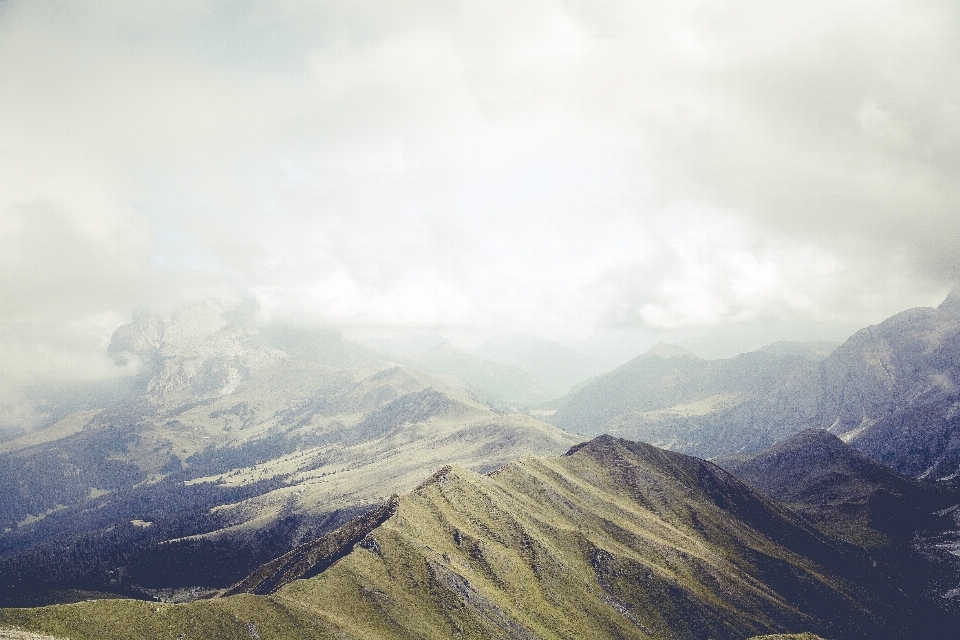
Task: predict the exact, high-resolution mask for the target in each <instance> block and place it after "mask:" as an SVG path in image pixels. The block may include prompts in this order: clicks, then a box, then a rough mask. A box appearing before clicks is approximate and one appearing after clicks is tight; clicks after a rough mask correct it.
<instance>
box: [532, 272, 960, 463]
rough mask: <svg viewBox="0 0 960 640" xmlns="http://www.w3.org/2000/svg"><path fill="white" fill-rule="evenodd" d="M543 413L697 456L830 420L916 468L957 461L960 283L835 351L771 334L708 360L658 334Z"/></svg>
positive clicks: (878, 456) (856, 440)
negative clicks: (772, 339)
mask: <svg viewBox="0 0 960 640" xmlns="http://www.w3.org/2000/svg"><path fill="white" fill-rule="evenodd" d="M553 407H554V409H555V410H554V412H553V413H552V415H547V414H546V413H543V414H541V415H546V416H547V417H545V418H544V419H546V420H548V421H550V422H552V423H553V424H555V425H557V426H559V427H561V428H563V429H566V430H568V431H573V432H576V433H581V434H584V435H587V436H591V435H596V434H599V433H611V434H615V435H619V436H622V437H626V438H630V439H634V440H642V441H646V442H651V443H654V444H658V445H660V446H665V447H667V448H670V449H673V450H677V451H683V452H686V453H690V454H692V455H698V456H701V457H712V456H718V455H729V454H734V453H738V452H752V451H759V450H761V449H763V448H765V447H768V446H770V445H772V444H774V443H776V442H779V441H781V440H783V439H785V438H787V437H789V436H790V435H793V434H795V433H799V432H801V431H804V430H806V429H811V428H815V429H826V430H828V431H829V432H830V433H833V434H835V435H837V436H839V437H840V438H842V439H843V440H844V441H846V442H849V443H850V444H852V445H853V446H854V447H855V448H857V449H858V450H860V451H862V452H863V453H865V454H867V455H868V456H870V457H871V458H873V459H874V460H876V461H879V462H882V463H884V464H887V465H889V466H891V467H893V468H894V469H896V470H898V471H901V472H903V473H906V474H908V475H911V476H915V477H925V478H934V479H937V478H949V477H952V476H953V475H954V474H956V473H957V471H958V469H960V438H958V437H957V436H958V433H960V431H958V427H960V287H958V288H956V289H954V290H953V291H952V292H951V293H950V294H949V296H947V298H946V299H945V300H944V301H943V303H942V304H940V306H939V307H937V308H936V309H932V308H917V309H910V310H908V311H904V312H902V313H899V314H897V315H895V316H893V317H891V318H888V319H887V320H885V321H883V322H881V323H880V324H878V325H875V326H871V327H867V328H865V329H862V330H860V331H858V332H857V333H855V334H854V335H853V336H851V337H850V338H849V339H848V340H847V341H845V342H844V343H843V344H841V345H839V346H837V347H836V348H835V349H833V350H832V351H831V350H829V345H825V344H823V343H813V344H810V343H806V344H805V343H792V344H784V343H779V344H777V345H771V346H770V347H767V348H764V349H760V350H758V351H754V352H750V353H744V354H741V355H739V356H737V357H735V358H730V359H724V360H703V359H701V358H698V357H696V356H695V355H694V354H692V353H690V352H688V351H686V350H683V349H681V348H680V347H677V346H674V345H658V346H655V347H654V348H652V349H651V350H650V351H648V352H647V353H645V354H643V355H641V356H639V357H637V358H636V359H634V360H632V361H630V362H628V363H627V364H625V365H623V366H621V367H619V368H617V369H615V370H614V371H611V372H609V373H607V374H604V375H602V376H599V377H597V378H595V379H593V380H591V381H590V382H588V383H586V384H584V385H581V386H580V387H579V388H575V389H574V390H572V391H571V393H570V394H568V395H567V396H566V397H565V398H563V399H561V400H560V401H558V402H556V403H554V405H553Z"/></svg>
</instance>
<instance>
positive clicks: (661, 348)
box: [643, 342, 697, 360]
mask: <svg viewBox="0 0 960 640" xmlns="http://www.w3.org/2000/svg"><path fill="white" fill-rule="evenodd" d="M643 355H646V356H657V357H658V358H663V359H664V360H667V359H669V358H696V357H697V356H696V354H695V353H693V352H692V351H690V350H688V349H684V348H683V347H681V346H680V345H678V344H671V343H669V342H658V343H657V344H655V345H653V346H652V347H650V348H649V349H647V351H646V353H644V354H643Z"/></svg>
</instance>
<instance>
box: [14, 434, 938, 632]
mask: <svg viewBox="0 0 960 640" xmlns="http://www.w3.org/2000/svg"><path fill="white" fill-rule="evenodd" d="M244 590H246V591H253V592H255V593H260V594H269V595H229V596H227V597H221V598H217V599H214V600H208V601H197V602H193V603H189V604H183V605H158V604H154V603H144V602H136V601H130V600H112V601H105V600H101V601H94V602H86V603H80V604H74V605H69V606H57V607H47V608H43V609H37V610H17V609H5V610H0V624H4V625H18V626H20V627H22V628H24V629H26V630H29V631H33V632H41V633H52V634H63V635H67V636H69V637H77V638H79V637H84V638H87V637H96V638H101V639H104V640H106V639H110V638H118V639H119V638H130V637H138V638H149V639H152V638H161V637H163V638H166V637H181V638H183V639H184V640H186V639H187V638H205V637H217V638H225V639H232V638H237V639H239V638H245V639H246V638H250V637H271V638H340V639H350V638H358V639H359V638H364V639H372V638H453V637H463V638H561V637H562V638H574V637H576V638H585V637H589V638H649V637H656V638H708V637H710V638H731V639H732V638H738V639H740V638H746V637H750V636H755V635H760V634H767V633H788V632H801V631H807V632H813V633H816V634H819V635H821V636H822V637H825V638H845V639H856V638H871V639H874V638H878V639H879V638H912V637H918V636H922V637H925V638H947V637H952V635H951V632H952V631H953V630H954V627H953V626H948V625H947V624H945V623H949V625H953V624H955V623H956V621H955V620H953V619H952V618H951V619H945V617H944V616H946V614H944V613H937V612H936V611H934V610H932V609H925V608H924V607H923V606H922V605H921V603H920V602H918V601H917V600H915V599H914V597H913V596H911V595H910V594H907V593H904V592H902V591H900V590H899V589H898V588H897V585H895V584H890V583H889V582H888V581H887V578H886V576H885V575H884V574H883V573H882V571H880V570H879V569H876V568H874V567H872V566H871V565H870V564H869V563H868V562H867V561H866V560H865V559H863V558H862V557H861V556H860V555H858V554H857V553H855V550H854V548H852V547H846V546H844V545H843V544H841V543H834V542H832V541H831V540H830V539H829V538H827V537H825V536H823V535H822V534H821V533H820V532H818V531H817V530H816V529H814V528H813V527H812V526H810V525H809V524H808V523H807V522H806V521H805V520H804V519H802V518H801V517H799V516H797V515H795V514H793V513H792V512H791V511H790V510H788V509H786V508H784V507H783V506H781V505H780V504H778V503H777V502H775V501H773V500H772V499H770V498H769V497H767V496H766V495H764V494H763V493H761V492H759V491H757V490H756V489H753V488H751V487H749V486H748V485H746V484H744V483H742V482H741V481H739V480H737V479H736V478H735V477H733V476H732V475H730V474H728V473H726V472H724V471H723V470H722V469H720V468H718V467H716V466H715V465H712V464H710V463H708V462H704V461H702V460H698V459H695V458H690V457H687V456H684V455H681V454H677V453H672V452H668V451H663V450H659V449H656V448H655V447H651V446H649V445H643V444H637V443H631V442H627V441H623V440H616V439H613V438H610V437H601V438H597V439H596V440H594V441H591V442H589V443H584V444H583V445H579V446H577V447H574V448H573V449H571V450H570V451H569V452H568V454H567V455H566V456H562V457H558V458H540V459H538V458H523V459H521V460H518V461H517V462H515V463H511V464H508V465H506V466H504V467H503V468H501V469H499V470H497V471H496V472H494V473H491V474H490V475H488V476H482V475H479V474H476V473H474V472H471V471H468V470H465V469H462V468H459V467H444V468H443V469H441V470H440V471H439V472H437V473H435V474H434V475H433V476H432V477H430V478H429V479H428V480H427V481H425V482H423V483H422V484H421V485H420V486H419V487H418V488H417V489H416V490H415V491H413V492H411V493H409V494H406V495H404V496H402V497H400V498H399V499H397V498H394V499H391V500H390V501H388V502H387V503H386V504H385V505H384V506H383V507H381V509H379V510H378V511H376V512H372V513H370V514H367V515H366V516H364V517H363V518H360V519H357V520H353V521H351V522H350V523H348V524H347V525H346V526H344V527H343V528H341V529H339V530H337V531H335V532H333V533H332V534H330V535H328V536H327V537H325V538H322V539H320V540H316V541H312V542H310V543H307V544H305V545H303V546H302V547H300V548H298V549H296V550H295V551H293V552H291V553H290V554H288V555H286V556H285V557H282V558H278V559H277V560H276V561H275V562H272V563H269V564H267V565H265V566H264V567H263V568H261V569H260V570H258V571H257V572H255V573H254V574H252V575H251V576H250V577H248V578H247V579H246V580H244V581H243V582H241V583H239V584H238V585H236V587H235V588H234V589H233V590H231V592H230V593H237V592H240V591H244ZM799 637H802V638H810V637H815V636H811V635H801V636H799Z"/></svg>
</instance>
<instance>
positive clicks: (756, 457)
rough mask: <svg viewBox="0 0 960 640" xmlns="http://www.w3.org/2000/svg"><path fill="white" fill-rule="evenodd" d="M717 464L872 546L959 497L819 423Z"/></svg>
mask: <svg viewBox="0 0 960 640" xmlns="http://www.w3.org/2000/svg"><path fill="white" fill-rule="evenodd" d="M712 462H714V463H715V464H717V465H719V466H721V467H722V468H724V469H726V470H727V471H729V472H730V473H732V474H734V475H735V476H737V477H738V478H740V479H741V480H743V481H745V482H747V483H748V484H750V485H751V486H754V487H756V488H758V489H760V490H761V491H763V492H765V493H766V494H768V495H770V496H772V497H773V498H776V499H777V500H779V501H780V502H783V503H785V504H787V505H788V506H790V507H791V508H793V509H794V510H795V511H797V512H798V513H800V514H802V515H803V516H804V517H805V518H807V519H808V520H810V521H811V522H814V523H815V524H817V526H818V527H820V528H821V529H823V530H824V531H826V532H827V533H829V534H831V535H834V536H836V537H839V538H842V539H845V540H847V541H849V542H852V543H854V544H858V545H863V546H867V547H886V546H890V545H891V537H892V538H895V539H899V540H900V541H901V542H902V541H904V540H905V539H906V538H909V537H910V536H912V535H913V533H914V532H915V531H916V530H917V529H918V528H920V526H921V524H923V522H924V520H925V518H927V517H928V516H929V515H930V514H932V513H933V512H934V511H937V510H940V509H944V508H946V507H949V506H952V505H954V504H956V503H957V502H960V494H958V493H957V492H956V491H951V490H949V489H948V488H947V487H945V486H944V485H943V483H937V484H932V483H923V482H919V481H917V480H915V479H913V478H911V477H909V476H905V475H903V474H900V473H897V472H896V471H894V470H892V469H890V468H888V467H885V466H883V465H881V464H879V463H877V462H875V461H874V460H872V459H870V458H868V457H867V456H866V455H864V454H863V453H861V452H859V451H857V450H856V449H854V448H853V447H852V446H850V445H848V444H847V443H845V442H844V441H843V440H841V439H840V438H838V437H837V436H835V435H833V434H831V433H829V432H827V431H824V430H822V429H809V430H807V431H803V432H801V433H798V434H796V435H794V436H791V437H790V438H788V439H786V440H784V441H782V442H779V443H777V444H776V445H774V446H772V447H770V448H768V449H765V450H763V451H760V452H758V453H755V454H749V455H737V456H729V457H721V458H714V459H713V460H712Z"/></svg>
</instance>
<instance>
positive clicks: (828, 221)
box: [0, 1, 960, 375]
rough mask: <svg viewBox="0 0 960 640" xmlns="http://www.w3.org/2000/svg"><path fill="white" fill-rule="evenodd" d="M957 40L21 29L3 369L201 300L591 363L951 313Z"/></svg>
mask: <svg viewBox="0 0 960 640" xmlns="http://www.w3.org/2000/svg"><path fill="white" fill-rule="evenodd" d="M957 23H958V12H957V8H956V6H955V5H953V4H951V3H948V2H920V3H917V2H895V1H892V2H884V3H875V2H870V3H865V2H829V3H827V2H789V3H787V2H781V3H758V2H746V1H744V2H710V1H703V2H623V3H616V2H559V1H558V2H537V3H515V2H489V1H485V2H454V3H434V2H403V3H384V2H350V3H347V2H321V3H299V2H254V3H248V4H244V5H236V4H232V3H227V4H224V3H214V2H210V3H205V2H183V3H151V2H142V3H135V4H129V3H114V2H102V3H84V4H80V5H77V4H72V3H57V2H50V3H30V2H7V3H4V4H3V5H0V59H2V64H0V113H2V118H0V138H2V139H3V141H4V144H3V145H2V146H0V243H3V250H4V257H3V260H4V263H3V264H4V274H3V277H2V280H0V295H2V296H3V300H4V303H3V308H2V309H0V321H2V322H3V323H4V326H5V327H6V328H5V329H4V338H3V339H4V342H5V344H4V348H6V349H9V348H12V347H9V345H11V344H13V343H17V344H19V342H18V341H21V339H22V340H23V341H26V342H23V344H24V345H28V344H29V340H28V337H27V333H25V332H24V330H23V325H22V324H18V323H20V322H21V320H22V319H23V318H26V317H31V318H34V319H36V320H37V321H41V320H42V321H43V322H46V323H48V325H49V326H54V325H56V324H57V323H63V322H65V321H66V320H67V319H69V318H73V317H89V316H90V315H91V314H93V315H96V314H103V313H112V314H115V315H116V317H125V316H126V315H127V314H128V313H129V312H130V309H131V308H132V307H133V306H135V305H141V304H152V305H156V306H161V307H169V306H170V305H172V304H174V303H175V302H176V301H177V300H181V299H186V298H195V297H199V296H203V295H209V294H211V293H213V294H220V295H224V294H229V295H234V296H239V295H246V294H253V295H256V296H257V297H258V298H259V299H260V301H261V304H262V305H263V308H264V309H265V311H267V312H268V313H271V314H274V315H287V316H295V317H299V318H302V319H309V320H313V321H326V322H334V323H338V324H342V325H346V326H353V327H361V326H362V327H376V326H383V327H389V326H405V327H434V328H442V329H443V330H445V331H450V332H452V331H459V332H473V333H477V334H480V333H484V332H487V333H493V332H497V331H500V330H516V329H521V330H533V331H535V332H538V333H541V334H544V335H552V336H556V337H560V336H567V337H579V338H582V337H584V336H587V335H589V334H590V333H591V332H592V331H594V329H595V328H596V327H610V326H618V327H621V328H623V329H624V330H629V331H647V332H651V331H661V330H662V331H676V330H682V329H685V328H686V329H690V330H694V329H696V328H697V327H701V328H702V327H710V326H714V327H716V326H720V325H727V324H730V323H734V324H736V323H750V322H774V321H783V320H784V319H787V320H790V321H798V322H800V321H806V320H809V321H817V322H832V321H843V322H847V323H860V324H866V323H868V322H873V321H876V320H879V319H880V318H882V317H883V316H882V314H885V313H888V312H892V311H896V310H898V309H900V308H904V307H907V306H911V305H914V304H930V303H934V302H936V297H937V296H938V295H940V294H942V293H943V292H944V291H945V290H946V288H947V287H948V281H951V280H956V279H960V263H958V258H957V256H958V255H960V217H958V216H957V215H956V211H957V205H958V204H960V186H958V185H960V179H958V178H960V162H958V161H957V158H958V157H960V44H958V43H957V41H956V38H955V37H954V36H955V34H956V32H957V27H958V24H957ZM879 292H883V293H882V295H881V294H880V293H879ZM111 317H113V316H111ZM91 326H93V325H91ZM91 331H94V330H93V329H91ZM97 331H99V329H98V330H97ZM104 331H105V330H104ZM94 333H96V331H94ZM91 335H92V334H91ZM30 339H32V338H30ZM11 341H13V342H11ZM80 343H83V344H86V345H87V347H84V348H88V347H89V348H92V346H91V345H92V343H90V342H89V341H88V342H84V341H83V340H78V342H77V344H80ZM28 351H29V350H28ZM38 375H39V374H38Z"/></svg>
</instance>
